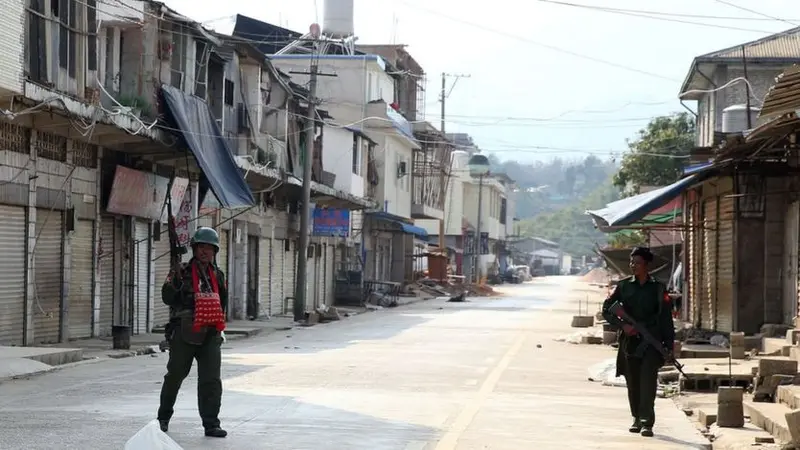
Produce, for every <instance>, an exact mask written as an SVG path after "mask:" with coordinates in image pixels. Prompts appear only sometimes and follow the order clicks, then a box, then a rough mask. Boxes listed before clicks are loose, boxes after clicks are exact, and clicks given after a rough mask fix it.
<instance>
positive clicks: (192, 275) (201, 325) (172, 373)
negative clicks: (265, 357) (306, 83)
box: [158, 227, 228, 438]
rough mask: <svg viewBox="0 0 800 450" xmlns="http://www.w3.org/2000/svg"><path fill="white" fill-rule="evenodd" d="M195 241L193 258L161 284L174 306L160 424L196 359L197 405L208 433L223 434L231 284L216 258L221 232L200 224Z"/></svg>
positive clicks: (166, 423)
mask: <svg viewBox="0 0 800 450" xmlns="http://www.w3.org/2000/svg"><path fill="white" fill-rule="evenodd" d="M191 246H192V259H191V260H189V262H188V263H183V264H181V265H180V267H175V268H173V269H172V271H171V272H170V274H169V277H168V278H167V281H166V282H165V283H164V286H163V287H162V288H161V297H162V300H163V301H164V303H165V304H167V305H169V306H170V311H171V313H170V323H171V325H172V326H171V327H170V328H171V330H172V334H171V336H170V337H169V341H170V354H169V362H168V363H167V374H166V375H165V376H164V384H163V385H162V387H161V406H160V407H159V408H158V422H159V424H160V425H161V430H162V431H164V432H167V431H168V429H169V421H170V419H171V418H172V414H173V413H174V409H173V408H174V406H175V400H176V399H177V397H178V391H179V390H180V388H181V383H183V380H184V379H185V378H186V376H187V375H189V371H190V370H191V368H192V363H193V362H194V360H197V378H198V380H197V405H198V409H199V412H200V418H201V419H202V421H203V427H204V428H205V435H206V436H209V437H218V438H223V437H225V436H227V435H228V433H227V431H225V430H223V429H222V428H220V422H219V409H220V404H221V402H222V381H221V379H220V366H221V364H222V351H221V348H222V342H223V339H224V338H223V333H222V332H223V330H224V329H225V311H227V308H228V285H227V282H226V281H225V274H223V273H222V271H221V270H219V268H217V267H216V265H215V262H214V261H215V257H216V255H217V252H219V235H218V234H217V232H216V231H215V230H214V229H212V228H207V227H200V228H198V229H197V231H196V232H195V234H194V237H192V241H191Z"/></svg>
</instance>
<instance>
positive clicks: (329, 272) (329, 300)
mask: <svg viewBox="0 0 800 450" xmlns="http://www.w3.org/2000/svg"><path fill="white" fill-rule="evenodd" d="M325 273H326V275H325V304H326V305H328V306H333V291H334V283H335V282H336V246H333V245H329V246H327V247H326V253H325Z"/></svg>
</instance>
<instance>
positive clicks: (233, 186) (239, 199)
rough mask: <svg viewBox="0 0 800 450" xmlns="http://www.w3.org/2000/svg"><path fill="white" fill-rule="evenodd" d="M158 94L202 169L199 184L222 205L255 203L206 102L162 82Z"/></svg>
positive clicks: (228, 206) (234, 206) (241, 205)
mask: <svg viewBox="0 0 800 450" xmlns="http://www.w3.org/2000/svg"><path fill="white" fill-rule="evenodd" d="M161 95H162V97H163V98H164V105H166V110H167V118H168V119H169V120H170V121H171V122H172V123H173V124H174V125H175V126H176V128H178V129H179V130H180V131H181V135H182V136H183V139H184V141H185V143H186V145H187V146H188V147H189V149H190V150H191V151H192V154H193V155H194V157H195V159H196V160H197V164H198V165H199V166H200V169H201V170H202V171H203V178H205V180H201V184H205V183H207V184H208V186H209V187H210V188H211V191H212V192H214V194H215V195H216V197H217V200H219V202H220V204H222V206H224V207H226V208H243V207H248V206H253V205H255V200H254V199H253V193H252V192H251V191H250V187H248V186H247V183H246V182H245V181H244V177H243V176H242V173H241V172H240V170H239V166H238V165H236V161H235V160H234V159H233V153H232V152H231V149H230V147H229V146H228V142H227V141H226V140H225V138H224V137H223V136H222V133H221V132H220V130H219V126H218V125H217V121H216V120H215V119H214V115H213V114H212V113H211V109H210V108H209V107H208V104H207V103H206V102H205V101H203V100H202V99H200V98H199V97H195V96H193V95H189V94H186V93H184V92H183V91H181V90H180V89H178V88H176V87H173V86H168V85H163V86H162V87H161Z"/></svg>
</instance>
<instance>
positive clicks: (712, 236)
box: [700, 198, 717, 330]
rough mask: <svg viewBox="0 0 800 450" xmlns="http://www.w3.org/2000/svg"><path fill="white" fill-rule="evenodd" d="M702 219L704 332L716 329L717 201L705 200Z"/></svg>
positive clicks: (701, 315)
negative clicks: (704, 293) (704, 292)
mask: <svg viewBox="0 0 800 450" xmlns="http://www.w3.org/2000/svg"><path fill="white" fill-rule="evenodd" d="M703 208H704V211H703V214H704V217H703V225H704V241H705V242H704V245H703V247H704V248H705V255H704V261H705V270H704V271H703V289H704V290H705V291H706V295H705V299H704V301H703V304H702V305H701V308H702V309H701V312H700V318H701V320H702V327H703V328H704V329H706V330H714V329H716V328H715V326H716V317H715V315H716V308H715V303H716V299H717V283H716V281H717V280H716V276H717V199H716V198H709V199H706V201H705V203H704V205H703Z"/></svg>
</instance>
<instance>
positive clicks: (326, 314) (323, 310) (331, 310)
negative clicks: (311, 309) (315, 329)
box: [316, 304, 342, 323]
mask: <svg viewBox="0 0 800 450" xmlns="http://www.w3.org/2000/svg"><path fill="white" fill-rule="evenodd" d="M316 311H317V314H319V321H320V323H325V322H333V321H336V320H342V317H341V316H340V315H339V310H338V309H336V307H334V306H328V305H325V304H322V305H320V306H319V307H318V308H317V310H316Z"/></svg>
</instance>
